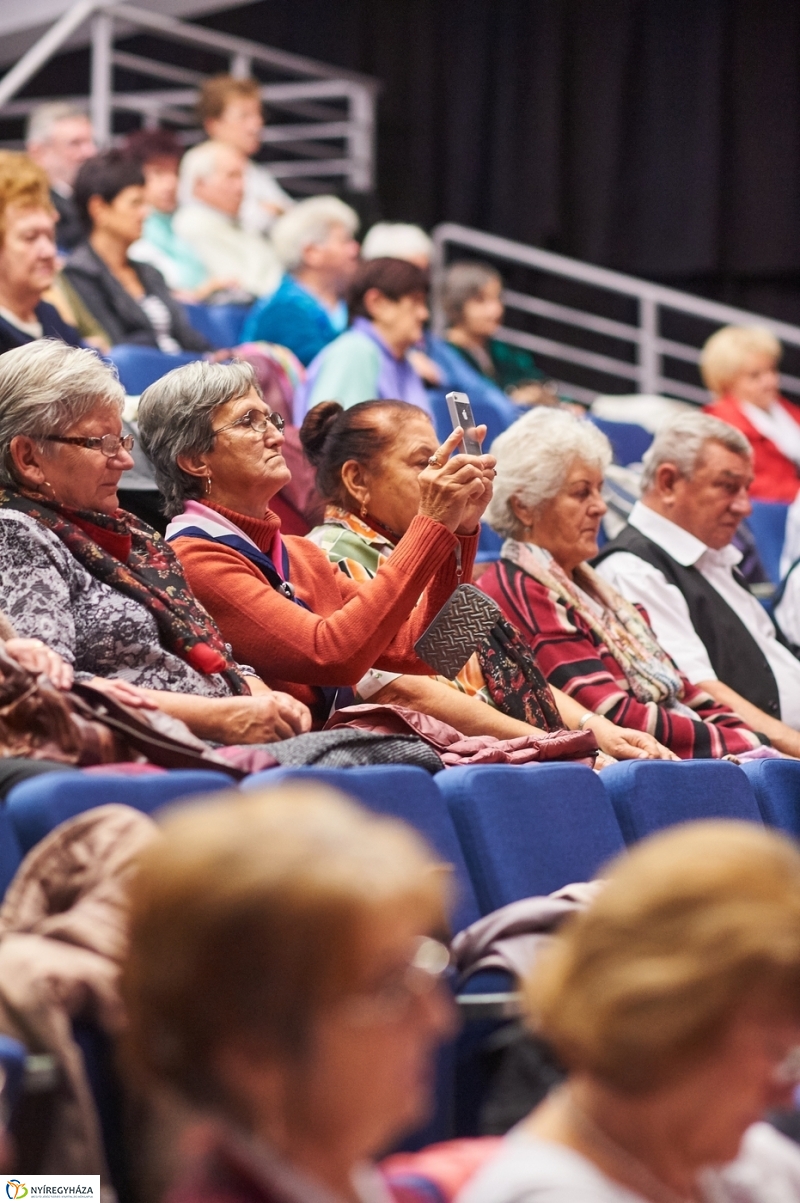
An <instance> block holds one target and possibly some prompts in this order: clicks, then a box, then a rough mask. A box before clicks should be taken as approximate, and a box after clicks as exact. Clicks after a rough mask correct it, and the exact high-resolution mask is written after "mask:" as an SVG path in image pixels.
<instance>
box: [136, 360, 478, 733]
mask: <svg viewBox="0 0 800 1203" xmlns="http://www.w3.org/2000/svg"><path fill="white" fill-rule="evenodd" d="M282 428H283V422H282V419H281V418H280V416H279V415H278V414H274V413H272V412H271V411H270V409H269V407H268V406H267V405H266V403H265V402H264V400H263V398H262V396H261V393H260V390H259V388H258V385H257V382H256V379H255V376H254V374H253V372H252V369H251V368H250V367H249V365H247V364H243V363H235V364H230V365H227V366H223V365H220V364H207V363H194V364H189V365H187V366H186V367H183V368H178V369H177V370H176V371H174V372H170V373H169V374H168V375H167V376H164V377H163V378H162V379H161V380H159V381H157V382H156V383H155V384H153V385H151V386H150V388H149V389H147V390H146V392H145V393H144V394H143V396H142V400H141V404H140V408H139V430H140V434H141V438H142V444H143V446H144V449H145V451H146V452H147V454H148V455H149V457H150V459H151V460H152V462H153V465H154V468H155V473H156V481H157V484H158V487H159V489H160V490H161V493H162V495H163V497H164V501H165V510H166V513H167V516H168V517H169V518H170V519H171V522H170V526H169V528H168V531H167V538H168V540H169V541H170V545H171V546H172V547H173V548H174V549H175V551H176V552H177V554H178V556H179V558H180V560H181V562H182V564H183V567H184V570H185V572H186V576H187V578H188V580H189V582H190V583H191V586H192V588H193V589H194V591H195V592H196V594H197V596H198V597H199V598H200V600H201V601H202V602H203V604H204V605H205V607H206V609H207V610H208V611H209V613H210V614H212V615H213V616H214V618H215V619H216V621H217V623H218V624H219V626H220V629H221V630H222V632H223V634H224V636H225V638H226V639H227V641H228V642H229V643H230V644H231V646H232V647H233V649H234V654H235V655H237V656H239V655H244V654H245V652H246V654H247V656H248V657H250V659H248V661H247V662H248V663H252V664H254V666H255V667H256V669H257V671H259V672H260V673H263V674H264V679H265V680H267V682H268V683H269V684H271V685H272V686H273V687H275V688H281V689H282V688H284V686H285V687H286V688H287V689H289V690H290V691H291V692H292V693H293V694H294V696H295V697H297V698H298V699H299V700H301V701H303V702H305V703H306V704H307V705H308V706H309V707H310V708H311V710H312V713H313V715H314V718H315V720H316V721H317V722H318V723H322V722H324V721H325V718H326V717H327V715H328V713H329V712H330V709H331V706H332V704H333V703H334V701H336V704H337V705H341V704H342V700H343V698H346V697H347V696H348V694H347V693H344V692H342V691H343V690H347V691H348V693H349V689H350V688H352V687H353V686H355V685H356V684H357V683H358V681H359V680H360V679H361V678H362V677H363V676H364V675H365V674H366V673H367V672H369V670H370V669H372V668H373V667H377V668H379V669H386V670H388V671H395V672H401V673H420V674H424V673H428V672H429V671H430V669H429V667H428V666H427V665H426V664H425V663H424V662H423V661H422V660H420V659H419V657H418V656H417V654H416V652H415V651H414V644H415V642H416V640H417V639H418V638H419V636H420V635H421V634H422V633H423V632H424V631H425V629H426V627H427V626H428V625H429V624H430V622H431V621H432V619H433V618H434V617H435V616H436V614H438V612H439V610H440V609H441V608H442V606H443V605H444V603H445V602H446V601H447V600H448V599H449V597H450V596H451V594H452V593H453V590H454V589H455V588H456V586H457V585H458V583H459V581H460V580H461V579H462V578H463V579H464V580H469V579H470V576H471V573H472V564H473V560H474V557H475V551H476V548H477V542H478V525H479V521H480V516H481V514H482V513H483V511H484V509H485V507H486V504H487V502H488V500H489V498H490V497H491V489H492V480H493V477H494V460H493V459H492V457H491V456H489V455H481V456H470V455H454V454H453V452H455V450H456V448H457V446H458V444H459V443H460V441H461V435H462V432H461V431H460V430H459V431H454V432H453V433H452V434H451V435H450V437H449V438H447V439H446V440H445V442H444V443H443V444H442V445H441V446H439V445H438V442H437V444H436V445H435V446H434V447H433V448H432V449H431V452H430V453H429V455H428V457H427V462H426V464H425V466H424V469H423V470H422V472H421V474H420V485H419V495H418V504H417V507H416V511H417V512H416V514H415V516H414V518H413V520H412V521H411V523H410V524H409V526H408V529H407V531H406V533H405V535H404V536H403V538H402V540H401V541H400V546H399V547H398V551H397V554H396V556H395V557H394V558H393V560H392V563H391V564H390V565H387V567H386V570H385V571H384V572H381V574H380V576H379V577H377V578H376V579H375V580H374V581H364V582H359V583H356V582H354V581H352V580H348V579H347V578H346V577H345V576H344V575H343V574H342V573H340V572H339V571H338V570H337V569H336V568H335V567H334V566H333V565H332V564H331V563H330V562H329V560H328V558H327V556H326V555H325V554H324V553H323V552H322V551H321V550H320V549H319V548H318V547H315V546H314V544H313V543H310V542H308V541H307V540H305V539H300V538H296V537H294V538H293V537H287V538H282V536H281V530H280V521H279V519H278V518H277V517H276V515H275V514H274V513H273V512H272V511H271V509H270V502H271V500H272V498H273V497H274V496H275V494H276V493H277V492H278V490H279V489H281V488H282V487H283V486H284V485H285V484H286V483H287V482H288V480H289V479H290V473H289V470H288V468H287V467H286V462H285V460H284V458H283V455H282V454H281V449H282V446H283V435H282V433H281V431H282ZM483 433H485V432H484V431H483V430H481V431H480V435H481V436H482V435H483ZM420 598H421V601H420ZM418 602H419V605H418V604H417V603H418ZM279 682H281V683H282V684H281V685H280V686H279V684H278V683H279ZM350 696H352V695H350ZM348 700H349V698H348Z"/></svg>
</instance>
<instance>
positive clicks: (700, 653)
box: [597, 501, 800, 730]
mask: <svg viewBox="0 0 800 1203" xmlns="http://www.w3.org/2000/svg"><path fill="white" fill-rule="evenodd" d="M628 521H629V523H630V525H631V526H634V527H636V529H637V530H638V531H641V533H642V534H643V535H646V536H647V538H648V539H652V540H653V542H654V543H657V544H658V546H659V547H661V548H663V550H664V551H665V552H666V553H667V555H670V556H672V558H673V560H676V561H677V562H678V563H679V564H682V565H683V566H684V567H686V568H688V567H690V566H691V565H694V567H695V568H697V569H698V570H699V571H700V573H702V575H703V576H704V577H705V579H706V580H707V581H708V583H709V585H711V586H712V587H713V588H714V589H716V591H717V593H719V594H720V595H721V596H722V598H723V599H724V600H725V601H726V602H727V603H728V605H729V606H730V608H731V609H732V610H733V611H734V613H735V614H736V615H738V617H739V618H740V619H741V621H742V622H743V623H744V625H745V626H746V627H747V629H748V631H749V632H750V634H751V635H752V636H753V638H754V639H755V641H756V643H757V644H758V646H759V647H760V648H761V650H762V651H763V653H764V655H765V656H766V659H767V663H768V664H769V666H770V668H771V669H772V672H773V675H774V677H775V682H776V684H777V686H778V697H779V698H780V704H781V718H782V719H783V721H784V722H785V723H788V725H789V726H790V727H794V728H795V729H796V730H800V661H799V660H797V659H795V657H794V656H793V655H792V653H791V652H790V651H788V650H787V649H786V648H785V647H784V646H783V645H782V644H781V643H779V642H778V640H777V638H776V636H775V627H774V626H773V624H772V621H771V620H770V618H769V616H768V614H767V612H766V610H765V609H764V607H763V606H762V605H761V603H760V602H759V601H758V600H757V599H756V598H755V597H753V595H752V593H750V592H749V591H748V590H747V589H744V588H743V587H742V586H741V585H740V584H739V583H738V581H737V580H736V579H735V577H734V575H733V571H732V570H733V569H734V568H735V567H736V565H737V564H738V563H739V561H740V560H741V558H742V554H741V552H740V551H737V549H736V548H735V547H734V546H733V544H732V543H729V544H728V546H727V547H723V548H721V549H720V550H719V551H715V550H714V549H713V548H710V547H706V545H705V543H701V542H700V540H699V539H696V538H695V537H694V535H690V534H689V532H688V531H686V530H684V529H683V527H681V526H677V525H676V524H675V523H674V522H670V520H669V519H668V518H663V517H662V516H661V514H657V513H656V512H655V510H651V509H650V508H649V507H648V506H646V505H644V504H643V503H642V502H641V501H637V502H636V505H635V506H634V507H633V509H632V510H631V515H630V518H629V519H628ZM597 571H598V572H599V574H600V575H601V576H602V577H603V578H604V580H607V581H608V582H609V583H610V584H612V585H613V586H614V587H615V588H616V589H618V590H619V592H620V593H621V594H622V595H623V597H627V598H628V600H629V601H632V602H638V603H639V605H642V606H644V608H645V609H646V610H647V613H648V615H649V618H650V625H651V627H652V628H653V630H654V631H655V633H656V635H657V637H658V641H659V643H660V644H661V646H662V647H663V648H664V649H665V650H666V651H667V652H669V654H670V656H672V659H673V660H674V661H675V663H676V664H677V665H678V668H680V670H681V672H682V673H683V674H684V676H686V677H688V678H689V680H690V681H691V682H692V684H693V685H697V684H698V683H699V682H700V681H713V680H715V679H716V676H717V674H716V673H715V672H714V669H713V668H712V666H711V661H710V660H709V658H708V652H707V651H706V648H705V644H704V643H703V642H702V640H701V639H700V636H699V635H698V634H697V632H696V631H695V629H694V627H693V626H692V620H691V618H690V616H689V606H688V605H687V602H686V599H685V597H684V596H683V594H682V593H681V591H680V589H678V587H677V585H673V584H671V583H670V582H669V581H668V580H667V579H666V577H665V576H664V574H663V572H661V571H660V570H659V569H658V568H654V567H653V565H652V564H648V563H647V562H646V561H645V560H643V559H641V557H640V556H636V555H634V554H633V553H632V552H629V551H615V552H614V553H613V555H610V556H609V557H608V558H607V559H605V560H603V562H602V563H601V564H600V565H599V566H598V569H597Z"/></svg>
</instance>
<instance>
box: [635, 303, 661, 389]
mask: <svg viewBox="0 0 800 1203" xmlns="http://www.w3.org/2000/svg"><path fill="white" fill-rule="evenodd" d="M639 328H640V330H641V332H642V336H641V340H640V342H639V387H640V388H641V390H642V392H643V393H657V392H658V389H659V382H660V380H661V352H660V350H659V346H658V306H657V304H656V302H655V301H654V300H653V298H652V297H641V298H640V300H639Z"/></svg>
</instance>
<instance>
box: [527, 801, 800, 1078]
mask: <svg viewBox="0 0 800 1203" xmlns="http://www.w3.org/2000/svg"><path fill="white" fill-rule="evenodd" d="M608 878H609V880H608V884H607V886H606V888H605V890H604V891H603V892H602V893H601V894H600V895H599V897H598V898H597V899H596V901H595V902H594V903H593V904H592V906H591V907H590V908H589V910H587V911H585V912H583V913H582V914H581V915H580V916H579V917H578V918H577V919H575V920H574V921H573V922H572V923H571V924H570V925H569V926H568V927H567V928H565V929H564V931H563V934H561V935H559V937H558V938H557V939H556V940H555V941H554V942H553V945H552V947H551V949H550V950H549V951H548V953H547V954H546V955H545V957H544V958H543V960H542V961H541V962H540V963H539V965H538V966H537V969H536V972H535V974H534V975H533V977H532V978H531V980H530V981H529V982H528V984H527V989H526V998H527V1004H528V1008H529V1014H530V1016H531V1018H532V1021H533V1023H534V1026H535V1027H536V1029H537V1030H538V1031H539V1032H541V1034H542V1035H543V1036H544V1037H545V1038H546V1039H547V1040H549V1041H550V1042H551V1044H552V1045H553V1047H554V1048H555V1050H556V1052H557V1053H558V1054H559V1056H560V1057H561V1058H562V1060H563V1061H564V1063H565V1064H566V1065H567V1066H568V1067H569V1068H570V1069H571V1070H573V1071H579V1072H586V1073H590V1074H592V1075H594V1076H595V1077H597V1078H599V1079H600V1080H601V1081H603V1082H605V1083H607V1084H608V1085H610V1086H612V1087H614V1088H616V1089H619V1090H624V1091H628V1092H631V1093H635V1092H638V1091H643V1090H647V1089H653V1088H658V1087H659V1086H660V1085H663V1084H666V1083H667V1082H668V1081H670V1080H671V1079H672V1078H675V1077H678V1076H680V1074H681V1073H682V1072H683V1071H685V1069H686V1068H687V1065H688V1064H689V1063H690V1062H691V1061H692V1059H693V1058H695V1057H697V1056H698V1055H702V1053H703V1052H704V1051H707V1050H709V1049H710V1048H712V1047H713V1044H714V1041H715V1039H716V1038H717V1037H718V1036H721V1035H723V1034H724V1032H725V1030H726V1026H727V1024H728V1023H730V1021H731V1020H732V1019H733V1018H734V1016H735V1014H736V1011H737V1010H738V1009H739V1008H740V1007H741V1006H742V1005H743V1004H746V1003H747V1002H748V1001H750V1000H752V999H753V998H754V996H755V998H756V999H757V1000H758V1001H761V1000H762V999H763V1000H764V1001H765V1002H767V1003H772V1004H774V1005H775V1006H777V1007H779V1008H781V1009H782V1010H784V1011H786V1012H788V1013H790V1014H791V1015H792V1016H793V1017H800V852H798V850H797V848H796V847H795V846H794V845H793V844H792V843H791V842H790V841H789V840H788V839H786V838H784V837H783V836H781V835H778V834H777V833H775V832H773V831H767V830H766V829H764V828H759V827H756V826H754V825H751V824H747V823H738V822H723V821H710V822H701V823H689V824H684V825H682V826H679V827H674V828H671V829H669V830H668V831H666V832H662V833H659V834H658V835H655V836H653V837H651V838H650V839H648V840H645V841H643V842H642V843H641V844H639V845H637V847H635V848H634V849H633V850H632V851H631V852H630V853H628V854H627V855H625V856H624V857H621V858H619V859H618V860H616V861H615V862H613V864H612V865H611V869H610V873H609V874H608Z"/></svg>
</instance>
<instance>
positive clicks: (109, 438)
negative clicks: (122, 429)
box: [42, 434, 136, 459]
mask: <svg viewBox="0 0 800 1203" xmlns="http://www.w3.org/2000/svg"><path fill="white" fill-rule="evenodd" d="M42 441H43V442H45V443H71V444H73V446H75V447H88V449H89V450H90V451H100V452H102V454H103V455H104V456H105V457H106V459H113V458H114V456H115V455H118V454H119V451H120V448H124V450H125V451H133V449H134V447H135V446H136V439H135V438H134V437H133V435H132V434H124V435H123V436H122V438H119V437H118V436H117V435H115V434H103V435H100V436H93V437H89V438H85V439H84V438H78V436H77V435H75V436H67V435H62V434H46V435H44V436H43V440H42Z"/></svg>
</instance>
